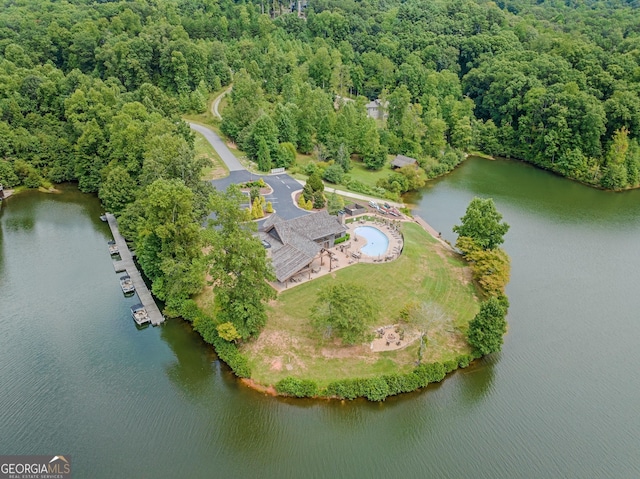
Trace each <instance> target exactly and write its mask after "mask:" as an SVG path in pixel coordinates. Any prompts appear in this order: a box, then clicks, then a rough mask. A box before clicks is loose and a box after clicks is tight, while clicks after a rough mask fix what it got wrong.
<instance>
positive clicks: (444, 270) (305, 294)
mask: <svg viewBox="0 0 640 479" xmlns="http://www.w3.org/2000/svg"><path fill="white" fill-rule="evenodd" d="M403 234H404V238H405V247H404V251H403V254H402V255H401V257H400V258H399V259H397V260H396V261H393V262H389V263H381V264H358V265H352V266H349V267H348V268H344V269H341V270H338V271H337V272H335V273H334V275H333V276H324V277H321V278H318V279H316V280H314V281H311V282H308V283H304V284H301V285H299V286H296V287H295V288H291V289H289V290H286V291H284V292H283V293H281V294H280V295H279V297H278V300H277V301H274V302H273V303H272V304H271V306H270V311H269V320H268V322H267V325H266V327H265V329H264V330H263V332H262V333H261V335H260V337H259V338H258V339H257V340H254V341H252V342H249V343H247V344H245V345H243V346H242V351H243V353H245V354H246V355H247V356H248V357H249V362H250V365H251V368H252V377H253V379H254V380H256V381H257V382H259V383H261V384H264V385H271V384H275V383H276V382H277V381H279V380H280V379H282V378H284V377H287V376H294V377H297V378H301V379H313V380H315V381H317V382H318V384H319V385H320V386H321V387H323V386H326V385H327V384H328V383H329V382H330V381H332V380H336V379H343V378H349V377H371V376H374V375H379V374H387V373H393V372H409V371H411V370H412V369H413V368H414V367H415V361H416V359H417V352H418V342H417V341H416V342H414V343H412V344H411V345H409V346H407V347H406V348H405V349H402V350H398V351H391V352H384V353H374V352H372V351H371V350H370V348H369V343H366V344H362V345H356V346H342V345H341V344H340V343H339V341H334V340H325V339H323V337H322V334H321V333H320V332H318V331H316V330H315V329H314V328H313V327H312V326H311V324H310V321H309V309H310V307H311V306H312V305H313V304H314V302H315V298H316V294H317V291H318V289H319V288H321V287H322V286H323V285H325V284H327V283H328V282H330V281H347V282H352V283H356V284H361V285H364V286H366V287H367V288H369V289H370V290H371V292H372V295H374V296H375V297H377V298H378V299H379V301H380V305H379V308H378V314H377V316H376V317H375V318H372V321H371V325H372V330H373V329H374V328H375V327H380V326H384V325H390V324H395V323H397V321H398V317H399V312H400V310H401V308H402V307H403V306H404V305H405V304H407V303H408V302H410V301H419V302H435V303H438V304H439V305H440V306H441V307H442V308H443V309H444V310H445V311H446V312H447V315H448V319H447V320H446V321H444V322H443V323H441V324H439V325H437V326H435V327H434V328H433V330H432V332H431V333H430V336H429V346H428V348H427V350H426V352H425V356H424V358H423V359H424V361H427V362H429V361H444V360H448V359H453V358H455V357H456V356H458V355H459V354H466V353H469V352H470V351H471V349H470V347H469V346H468V345H467V343H466V341H465V339H464V337H465V336H464V333H465V331H466V328H467V325H468V323H469V321H470V320H471V319H472V318H473V317H474V316H475V314H476V313H477V311H478V299H477V295H476V289H475V286H474V284H473V283H472V282H471V281H470V272H469V269H468V267H467V266H466V265H465V263H464V262H463V261H462V260H461V259H460V258H458V257H457V256H455V255H454V254H453V253H451V252H449V251H448V250H446V249H445V248H444V247H443V246H442V245H441V244H440V243H439V242H437V241H436V240H435V239H433V238H432V237H431V236H430V235H429V234H428V233H426V232H425V231H424V230H423V229H422V228H420V226H418V225H416V224H414V223H405V224H404V226H403Z"/></svg>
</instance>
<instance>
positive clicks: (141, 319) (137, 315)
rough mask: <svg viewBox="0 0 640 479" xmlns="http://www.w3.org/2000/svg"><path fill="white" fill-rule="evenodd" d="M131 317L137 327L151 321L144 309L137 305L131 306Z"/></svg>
mask: <svg viewBox="0 0 640 479" xmlns="http://www.w3.org/2000/svg"><path fill="white" fill-rule="evenodd" d="M131 317H132V318H133V320H134V321H135V322H136V324H138V325H139V326H141V325H143V324H144V323H148V322H150V321H151V319H150V318H149V314H148V313H147V310H146V309H145V307H144V306H143V305H142V304H140V303H138V304H134V305H133V306H131Z"/></svg>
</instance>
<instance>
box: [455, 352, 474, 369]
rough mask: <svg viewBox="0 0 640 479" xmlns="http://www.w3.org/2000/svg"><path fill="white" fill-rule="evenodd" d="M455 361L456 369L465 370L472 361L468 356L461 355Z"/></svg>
mask: <svg viewBox="0 0 640 479" xmlns="http://www.w3.org/2000/svg"><path fill="white" fill-rule="evenodd" d="M457 360H458V367H460V368H466V367H467V366H469V363H470V362H471V361H472V360H473V358H472V357H471V355H470V354H462V355H461V356H458V358H457Z"/></svg>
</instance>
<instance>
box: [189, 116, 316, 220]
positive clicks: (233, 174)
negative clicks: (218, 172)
mask: <svg viewBox="0 0 640 479" xmlns="http://www.w3.org/2000/svg"><path fill="white" fill-rule="evenodd" d="M189 126H190V127H191V129H193V130H195V131H197V132H198V133H202V135H204V137H205V138H206V139H207V141H208V142H209V143H211V146H213V148H214V149H215V150H216V151H217V152H218V154H219V155H220V158H222V161H224V163H225V164H226V165H227V168H229V176H227V177H225V178H221V179H219V180H213V181H211V184H212V185H213V186H214V187H215V188H217V189H219V190H226V189H227V186H229V185H230V184H232V183H245V182H247V181H253V180H257V179H259V178H262V179H264V181H265V183H267V184H268V185H269V186H271V188H272V189H273V192H272V193H271V194H270V195H267V196H266V197H265V199H266V200H267V201H270V202H271V204H272V205H273V209H274V210H275V211H276V213H277V214H278V216H280V217H281V218H284V219H286V220H289V219H292V218H297V217H298V216H304V215H307V214H309V212H308V211H305V210H302V209H300V208H298V207H297V206H296V205H295V204H294V203H293V198H292V196H291V195H292V193H293V192H295V191H298V190H301V189H302V185H301V184H300V183H298V182H297V181H296V180H294V179H293V178H292V177H290V176H289V175H287V174H286V173H280V174H277V175H256V174H254V173H251V172H250V171H248V170H247V169H246V168H245V167H244V166H242V164H241V163H240V162H239V161H238V159H237V158H236V157H235V156H233V153H231V151H229V148H227V145H226V144H225V143H224V141H223V140H222V139H221V138H220V137H219V136H218V135H217V134H216V133H215V132H214V131H212V130H210V129H209V128H207V127H205V126H202V125H198V124H196V123H189Z"/></svg>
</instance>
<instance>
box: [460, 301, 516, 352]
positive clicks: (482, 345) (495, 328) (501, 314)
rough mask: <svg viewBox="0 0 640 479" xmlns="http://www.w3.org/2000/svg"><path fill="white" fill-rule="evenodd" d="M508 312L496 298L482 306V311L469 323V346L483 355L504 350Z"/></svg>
mask: <svg viewBox="0 0 640 479" xmlns="http://www.w3.org/2000/svg"><path fill="white" fill-rule="evenodd" d="M505 315H506V311H505V308H504V305H503V304H502V303H501V302H500V300H499V299H498V298H496V297H494V296H492V297H490V298H489V299H487V300H486V301H483V302H482V303H481V304H480V311H479V312H478V314H477V315H476V316H475V318H473V319H472V320H471V322H470V323H469V331H468V333H467V339H468V341H469V344H471V346H473V347H474V348H476V349H477V350H478V351H480V353H481V354H482V355H486V354H491V353H495V352H498V351H500V349H502V342H503V339H502V337H503V336H504V333H506V331H507V321H506V320H505Z"/></svg>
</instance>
